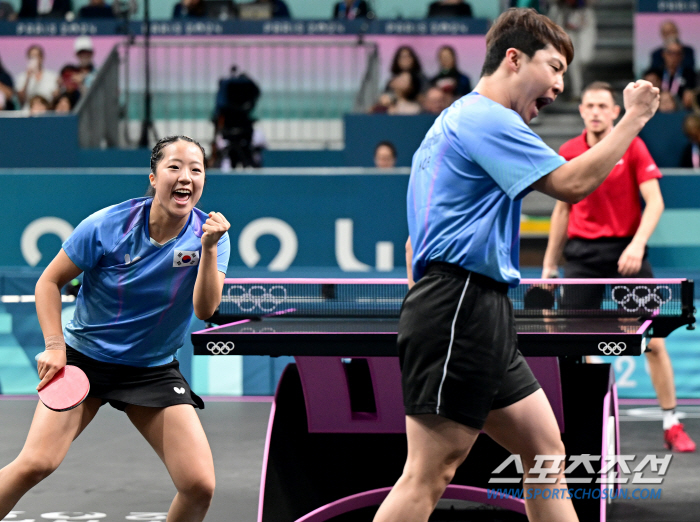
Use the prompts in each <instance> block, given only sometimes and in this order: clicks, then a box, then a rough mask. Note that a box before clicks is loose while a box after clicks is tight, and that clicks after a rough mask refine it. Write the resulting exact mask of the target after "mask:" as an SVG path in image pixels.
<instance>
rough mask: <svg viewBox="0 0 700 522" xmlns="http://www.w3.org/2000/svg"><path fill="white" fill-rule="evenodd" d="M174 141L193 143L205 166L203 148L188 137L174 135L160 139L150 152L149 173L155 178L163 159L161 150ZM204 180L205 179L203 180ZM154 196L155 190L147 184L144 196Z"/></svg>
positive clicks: (205, 156)
mask: <svg viewBox="0 0 700 522" xmlns="http://www.w3.org/2000/svg"><path fill="white" fill-rule="evenodd" d="M176 141H189V142H190V143H194V144H195V145H197V147H199V150H201V151H202V160H203V163H202V164H203V165H206V164H207V153H206V152H204V147H202V145H201V144H200V143H199V142H198V141H197V140H193V139H192V138H190V137H189V136H183V135H176V136H166V137H165V138H161V139H160V140H159V141H158V143H156V144H155V146H154V147H153V150H152V151H151V172H152V173H153V175H154V176H155V174H156V169H157V168H158V164H159V163H160V162H161V160H162V159H163V156H164V153H163V149H164V148H165V147H166V146H168V145H170V144H171V143H175V142H176ZM205 179H206V178H205ZM155 195H156V189H154V188H153V185H151V184H149V185H148V190H147V191H146V196H147V197H153V196H155Z"/></svg>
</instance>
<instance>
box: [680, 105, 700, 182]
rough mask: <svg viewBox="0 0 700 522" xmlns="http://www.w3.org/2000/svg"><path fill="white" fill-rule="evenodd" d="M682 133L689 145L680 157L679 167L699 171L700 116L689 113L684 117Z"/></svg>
mask: <svg viewBox="0 0 700 522" xmlns="http://www.w3.org/2000/svg"><path fill="white" fill-rule="evenodd" d="M683 132H684V133H685V135H686V136H688V141H690V143H688V145H687V146H686V148H685V150H684V151H683V156H681V167H683V168H689V169H700V114H696V113H690V114H688V116H686V117H685V120H683Z"/></svg>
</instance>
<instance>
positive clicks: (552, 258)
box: [542, 201, 571, 279]
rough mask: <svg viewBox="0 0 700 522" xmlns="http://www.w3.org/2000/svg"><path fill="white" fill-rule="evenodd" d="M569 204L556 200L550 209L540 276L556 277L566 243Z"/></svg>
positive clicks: (544, 277) (546, 277)
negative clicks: (547, 236) (550, 213)
mask: <svg viewBox="0 0 700 522" xmlns="http://www.w3.org/2000/svg"><path fill="white" fill-rule="evenodd" d="M570 212H571V204H570V203H566V202H564V201H557V203H556V205H554V210H553V211H552V218H551V222H550V225H549V239H548V241H547V250H546V251H545V253H544V262H543V263H542V278H543V279H548V278H550V277H557V276H558V275H559V272H558V271H559V261H560V260H561V256H562V254H563V253H564V246H565V245H566V238H567V236H566V230H567V227H568V225H569V213H570Z"/></svg>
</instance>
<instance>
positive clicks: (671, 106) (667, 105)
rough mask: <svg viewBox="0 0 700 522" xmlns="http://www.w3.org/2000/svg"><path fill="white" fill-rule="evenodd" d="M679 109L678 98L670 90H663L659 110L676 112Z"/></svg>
mask: <svg viewBox="0 0 700 522" xmlns="http://www.w3.org/2000/svg"><path fill="white" fill-rule="evenodd" d="M677 110H678V100H677V99H676V97H675V96H674V95H673V94H671V93H670V92H668V91H661V96H660V97H659V112H666V113H668V112H676V111H677Z"/></svg>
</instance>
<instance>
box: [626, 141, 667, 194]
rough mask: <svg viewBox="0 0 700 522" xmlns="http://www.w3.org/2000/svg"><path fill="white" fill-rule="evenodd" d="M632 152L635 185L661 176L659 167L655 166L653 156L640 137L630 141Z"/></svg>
mask: <svg viewBox="0 0 700 522" xmlns="http://www.w3.org/2000/svg"><path fill="white" fill-rule="evenodd" d="M632 147H633V153H634V164H633V165H634V175H635V177H636V178H637V185H641V184H642V183H644V182H645V181H649V180H650V179H658V178H661V177H662V174H661V171H660V170H659V167H657V166H656V162H655V161H654V158H652V157H651V153H650V152H649V149H647V146H646V145H645V144H644V142H643V141H642V139H641V138H635V140H634V141H633V142H632Z"/></svg>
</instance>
